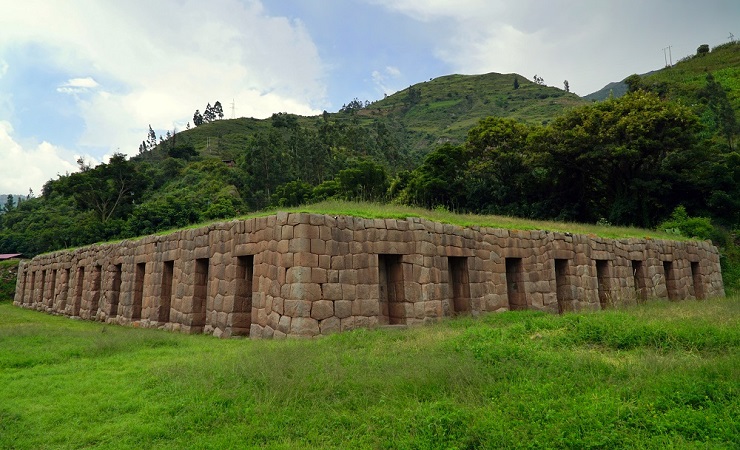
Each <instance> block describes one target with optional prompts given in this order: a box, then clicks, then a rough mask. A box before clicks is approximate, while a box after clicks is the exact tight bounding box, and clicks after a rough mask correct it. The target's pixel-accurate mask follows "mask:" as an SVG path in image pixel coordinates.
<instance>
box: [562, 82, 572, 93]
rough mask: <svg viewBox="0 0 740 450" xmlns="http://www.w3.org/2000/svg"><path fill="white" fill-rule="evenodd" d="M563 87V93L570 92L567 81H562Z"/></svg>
mask: <svg viewBox="0 0 740 450" xmlns="http://www.w3.org/2000/svg"><path fill="white" fill-rule="evenodd" d="M563 87H564V88H565V92H570V84H568V80H565V81H563Z"/></svg>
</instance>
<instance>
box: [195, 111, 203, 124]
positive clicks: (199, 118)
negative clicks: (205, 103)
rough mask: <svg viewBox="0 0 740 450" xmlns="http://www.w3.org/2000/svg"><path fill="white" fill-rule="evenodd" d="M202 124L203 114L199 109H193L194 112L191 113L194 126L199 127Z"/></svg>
mask: <svg viewBox="0 0 740 450" xmlns="http://www.w3.org/2000/svg"><path fill="white" fill-rule="evenodd" d="M202 124H203V116H202V115H201V114H200V111H199V110H197V109H196V110H195V114H193V125H195V126H196V127H199V126H201V125H202Z"/></svg>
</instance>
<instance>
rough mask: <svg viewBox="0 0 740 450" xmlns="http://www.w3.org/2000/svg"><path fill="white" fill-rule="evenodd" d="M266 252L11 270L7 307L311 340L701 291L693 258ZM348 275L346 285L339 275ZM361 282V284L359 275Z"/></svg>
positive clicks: (701, 276) (707, 285)
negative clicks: (350, 260)
mask: <svg viewBox="0 0 740 450" xmlns="http://www.w3.org/2000/svg"><path fill="white" fill-rule="evenodd" d="M268 253H269V252H266V254H257V255H243V256H236V257H233V258H232V260H231V261H230V262H228V263H226V264H224V262H223V261H222V260H220V261H219V262H218V263H215V262H214V261H212V260H211V258H194V259H192V260H189V261H185V260H163V261H159V262H155V261H150V262H138V263H137V262H133V263H127V264H124V263H122V262H118V263H110V264H107V265H105V266H104V265H102V264H92V265H87V266H85V265H76V266H73V265H70V266H69V267H62V268H46V269H41V270H30V268H25V269H24V270H22V271H21V273H20V274H19V289H18V294H17V296H16V304H17V305H19V306H23V307H29V308H35V309H39V310H44V311H47V312H51V313H55V314H63V315H67V316H70V317H81V318H83V319H90V320H100V321H105V322H109V323H120V324H135V325H139V326H148V327H159V328H165V329H170V330H175V331H184V332H190V333H200V332H206V333H209V334H215V335H218V336H222V337H229V336H239V335H241V336H248V335H252V336H253V337H282V336H288V335H300V336H315V335H320V334H328V333H332V332H337V331H343V330H347V329H352V328H356V327H363V326H365V327H373V326H382V325H402V324H415V323H425V322H429V321H435V320H439V319H441V318H443V317H447V316H453V315H456V314H470V313H473V314H477V313H481V312H491V311H502V310H518V309H529V308H533V309H543V310H548V311H552V312H560V313H563V312H568V311H577V310H583V309H591V310H593V309H605V308H608V307H610V306H612V305H614V304H618V303H628V302H636V301H637V302H639V301H644V300H646V299H648V298H654V297H663V298H668V299H671V300H679V299H686V298H697V299H701V298H704V297H705V296H706V292H707V291H711V290H712V289H711V280H710V277H709V276H708V275H709V274H706V273H703V270H702V264H701V263H700V261H689V260H661V259H660V258H652V259H650V260H647V261H645V260H627V259H623V258H614V259H589V260H588V261H584V260H583V258H580V259H579V263H576V262H575V261H573V260H571V259H566V258H552V259H547V260H545V261H544V262H533V260H532V259H531V258H520V257H505V258H501V259H502V264H500V265H499V266H500V270H496V271H484V270H480V269H478V270H475V269H473V270H471V269H470V266H473V267H478V268H480V267H481V264H480V261H477V259H478V258H476V257H474V256H446V257H438V258H419V257H418V255H403V254H376V255H368V258H367V263H366V266H367V267H364V266H363V267H357V268H353V269H348V268H342V269H322V268H305V267H291V268H286V267H280V265H279V264H276V263H274V262H273V263H271V261H272V260H274V259H275V258H274V257H273V258H271V257H269V255H268ZM349 271H353V274H354V275H353V276H352V277H349V276H347V275H348V272H349ZM357 274H359V276H358V275H357Z"/></svg>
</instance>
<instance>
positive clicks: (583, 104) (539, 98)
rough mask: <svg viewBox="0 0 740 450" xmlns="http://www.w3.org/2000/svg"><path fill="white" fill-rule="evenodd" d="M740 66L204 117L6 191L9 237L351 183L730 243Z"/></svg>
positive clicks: (453, 205)
mask: <svg viewBox="0 0 740 450" xmlns="http://www.w3.org/2000/svg"><path fill="white" fill-rule="evenodd" d="M738 67H740V45H738V44H735V43H730V44H725V45H723V46H720V47H718V48H715V49H712V50H711V51H707V52H701V53H699V54H697V55H696V56H693V57H690V58H686V59H684V60H682V61H680V62H679V63H677V64H676V65H675V66H674V67H672V68H666V69H663V70H660V71H658V72H655V73H653V74H651V75H650V76H646V77H639V76H631V77H628V78H627V83H628V86H629V92H628V93H627V94H626V95H625V96H623V97H620V98H610V99H607V100H604V101H602V102H591V101H586V100H583V99H580V98H578V97H577V96H575V95H573V94H570V93H568V92H566V91H564V90H561V89H556V88H552V87H547V86H544V84H543V81H542V80H541V79H536V80H535V82H531V81H528V80H526V79H524V78H523V77H521V76H518V75H500V74H487V75H478V76H463V75H450V76H446V77H440V78H437V79H434V80H430V81H427V82H423V83H419V84H416V85H414V86H410V87H409V88H408V89H404V90H403V91H400V92H398V93H396V94H394V95H391V96H388V97H387V98H385V99H383V100H380V101H377V102H375V103H368V102H363V101H360V100H358V99H355V100H352V101H351V102H349V103H348V104H345V105H344V106H343V107H342V108H341V110H340V111H339V112H337V113H328V112H325V113H324V114H322V115H320V116H315V117H299V116H295V115H292V114H285V113H276V114H274V115H273V116H272V117H271V118H269V119H266V120H256V119H247V118H242V119H235V120H219V118H218V117H217V116H210V117H206V120H204V121H203V122H202V123H200V124H199V126H197V127H192V128H190V129H187V130H183V131H180V132H177V131H176V130H173V131H172V132H168V133H167V134H166V135H165V136H162V137H160V138H159V139H157V136H154V135H153V132H150V135H149V136H148V137H147V140H146V141H144V142H143V143H142V145H141V147H140V154H139V155H138V156H136V157H134V158H130V159H128V158H126V157H124V156H123V155H115V156H114V157H112V158H111V159H110V161H109V162H108V163H106V164H102V165H100V166H97V167H90V166H88V165H86V163H85V162H84V161H80V162H79V163H80V170H79V172H76V173H73V174H70V175H65V176H60V177H59V178H57V179H55V180H50V181H49V182H47V183H46V185H45V186H44V189H43V192H42V193H41V195H40V196H38V197H37V198H33V199H29V200H26V201H24V202H23V203H22V204H21V205H20V206H13V205H10V207H4V209H5V210H6V211H5V212H4V214H2V215H0V253H2V252H23V253H25V254H27V255H34V254H37V253H41V252H46V251H50V250H54V249H59V248H64V247H70V246H77V245H82V244H87V243H91V242H96V241H103V240H109V239H118V238H126V237H133V236H138V235H143V234H147V233H153V232H157V231H160V230H164V229H167V228H173V227H181V226H186V225H189V224H192V223H196V222H200V221H205V220H211V219H219V218H229V217H234V216H238V215H240V214H244V213H247V212H249V211H253V210H258V209H263V208H266V207H279V206H288V205H297V204H302V203H307V202H312V201H317V200H322V199H327V198H340V199H349V200H351V199H361V200H371V201H381V202H386V201H393V202H398V203H404V204H410V205H422V206H425V207H428V208H447V209H453V210H459V211H469V212H480V213H493V214H507V215H517V216H523V217H529V218H538V219H558V220H565V221H583V222H592V223H593V222H601V223H612V224H615V225H616V224H619V225H638V226H642V227H651V228H654V227H657V226H660V227H662V228H668V229H671V230H673V232H676V233H682V234H685V235H689V236H697V237H701V238H712V239H714V240H715V242H717V243H718V244H720V245H721V246H723V247H724V248H725V249H726V252H725V254H726V255H729V256H732V255H733V252H734V251H735V250H734V246H733V239H734V235H733V233H734V232H736V230H737V229H738V228H740V153H738V150H737V142H736V141H737V135H738V125H737V120H736V116H737V111H738V108H740V97H738V95H739V94H738V92H740V89H739V88H740V86H737V83H738V80H739V79H740V73H738V70H740V69H738ZM211 113H212V111H211ZM196 118H197V115H196ZM201 119H202V117H201ZM198 122H200V121H198Z"/></svg>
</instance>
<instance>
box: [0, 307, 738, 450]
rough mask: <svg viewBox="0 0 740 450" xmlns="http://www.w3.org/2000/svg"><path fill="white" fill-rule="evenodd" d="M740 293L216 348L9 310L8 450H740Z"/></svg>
mask: <svg viewBox="0 0 740 450" xmlns="http://www.w3.org/2000/svg"><path fill="white" fill-rule="evenodd" d="M739 313H740V298H738V297H735V298H729V299H717V300H711V301H704V302H694V301H686V302H680V303H669V302H660V301H656V302H651V303H648V304H647V305H642V306H639V307H628V308H621V309H616V310H612V311H605V312H600V313H590V314H568V315H563V316H554V315H547V314H542V313H535V312H530V311H523V312H509V313H502V314H490V315H484V316H482V317H480V318H473V317H462V318H458V319H454V320H447V321H445V322H443V323H440V324H436V325H433V326H426V327H420V328H412V329H409V330H357V331H353V332H348V333H342V334H337V335H333V336H329V337H325V338H321V339H317V340H288V341H250V340H217V339H214V338H212V337H206V336H186V335H177V334H170V333H166V332H160V331H157V330H142V329H134V328H125V327H115V326H105V325H100V324H95V323H88V322H83V321H75V320H69V319H65V318H62V317H54V316H48V315H46V314H40V313H37V312H34V311H27V310H22V309H18V308H13V307H11V306H10V305H8V304H7V303H6V304H0V448H77V447H93V446H94V447H103V448H132V447H145V448H250V447H251V448H254V447H265V448H409V449H410V448H521V447H528V448H558V447H562V448H572V447H579V448H585V447H591V448H594V447H595V448H616V447H635V448H658V447H669V448H682V447H685V448H689V447H709V448H737V447H738V446H740V429H739V428H738V421H737V417H740V396H739V395H740V392H738V386H740V356H739V354H738V348H739V347H740V327H739V326H738V325H740V319H739V318H740V314H739Z"/></svg>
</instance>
